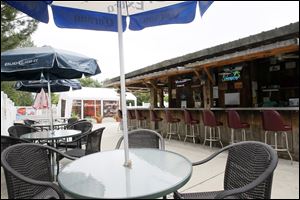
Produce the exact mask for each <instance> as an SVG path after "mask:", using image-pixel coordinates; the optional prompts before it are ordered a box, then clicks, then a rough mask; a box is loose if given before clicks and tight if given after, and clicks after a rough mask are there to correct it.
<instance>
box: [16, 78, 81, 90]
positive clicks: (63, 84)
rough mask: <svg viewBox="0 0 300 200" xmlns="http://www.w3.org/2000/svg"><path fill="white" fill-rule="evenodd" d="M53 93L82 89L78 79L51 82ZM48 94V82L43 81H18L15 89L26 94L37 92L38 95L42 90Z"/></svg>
mask: <svg viewBox="0 0 300 200" xmlns="http://www.w3.org/2000/svg"><path fill="white" fill-rule="evenodd" d="M49 82H50V88H51V92H66V91H69V90H70V88H72V90H78V89H81V85H80V82H79V81H78V80H77V79H62V80H50V81H49ZM42 88H43V89H44V90H45V91H46V92H48V81H46V80H45V79H41V80H39V81H36V80H33V81H17V82H16V84H15V89H16V90H18V91H24V92H35V93H38V92H40V91H41V89H42Z"/></svg>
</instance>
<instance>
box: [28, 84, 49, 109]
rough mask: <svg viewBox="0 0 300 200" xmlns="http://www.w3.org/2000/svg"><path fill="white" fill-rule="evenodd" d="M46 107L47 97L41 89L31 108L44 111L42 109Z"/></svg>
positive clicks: (47, 103)
mask: <svg viewBox="0 0 300 200" xmlns="http://www.w3.org/2000/svg"><path fill="white" fill-rule="evenodd" d="M48 105H49V102H48V97H47V95H46V93H45V91H44V89H43V88H42V89H41V91H40V92H39V93H37V94H36V96H35V99H34V103H33V105H32V107H33V108H34V109H44V108H48Z"/></svg>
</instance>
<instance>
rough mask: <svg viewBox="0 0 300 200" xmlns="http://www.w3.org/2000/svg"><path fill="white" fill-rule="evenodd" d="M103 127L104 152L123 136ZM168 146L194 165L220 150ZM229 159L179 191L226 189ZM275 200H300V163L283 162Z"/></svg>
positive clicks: (212, 164)
mask: <svg viewBox="0 0 300 200" xmlns="http://www.w3.org/2000/svg"><path fill="white" fill-rule="evenodd" d="M103 126H105V127H106V129H105V130H104V134H103V138H102V143H101V149H102V151H107V150H112V149H114V148H115V146H116V144H117V141H118V139H119V137H120V136H121V132H120V131H119V127H118V123H116V122H113V121H112V120H109V119H107V120H105V119H104V121H103V123H102V124H96V125H94V128H97V127H103ZM165 144H166V150H169V151H174V152H177V153H180V154H181V155H184V156H185V157H187V158H188V159H190V160H191V161H192V162H193V161H198V160H202V159H204V158H206V157H208V156H209V155H211V154H212V153H213V152H215V151H216V150H217V149H216V148H213V149H209V148H208V147H203V145H200V144H192V143H183V142H180V141H177V140H170V141H169V140H166V141H165ZM226 157H227V155H226V154H221V155H219V156H218V157H216V158H215V159H213V160H211V161H209V162H208V163H206V164H204V165H201V166H196V167H194V168H193V175H192V178H191V179H190V181H189V182H188V183H187V184H186V185H185V186H183V187H182V188H181V189H180V190H179V191H180V192H196V191H211V190H219V189H222V188H223V178H224V169H225V162H226ZM65 163H67V161H66V162H65ZM4 198H7V193H6V187H5V179H4V175H3V171H2V169H1V199H4ZM168 198H172V196H171V195H169V196H168ZM272 198H274V199H299V162H294V163H293V165H291V163H290V161H289V160H283V159H279V163H278V166H277V168H276V170H275V172H274V177H273V188H272Z"/></svg>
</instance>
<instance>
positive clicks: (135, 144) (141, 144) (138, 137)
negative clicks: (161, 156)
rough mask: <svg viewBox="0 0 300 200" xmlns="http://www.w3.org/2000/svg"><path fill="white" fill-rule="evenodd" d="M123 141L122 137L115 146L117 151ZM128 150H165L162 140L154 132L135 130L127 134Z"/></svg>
mask: <svg viewBox="0 0 300 200" xmlns="http://www.w3.org/2000/svg"><path fill="white" fill-rule="evenodd" d="M123 139H124V136H122V137H121V138H120V139H119V141H118V143H117V146H116V149H119V148H120V146H121V143H122V141H123ZM128 146H129V148H156V149H162V150H164V149H165V142H164V138H163V137H162V136H161V135H160V134H159V133H157V132H156V131H153V130H150V129H137V130H133V131H130V132H128Z"/></svg>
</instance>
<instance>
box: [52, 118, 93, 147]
mask: <svg viewBox="0 0 300 200" xmlns="http://www.w3.org/2000/svg"><path fill="white" fill-rule="evenodd" d="M92 128H93V124H92V123H91V122H88V121H86V120H82V121H77V122H75V123H73V124H72V125H70V126H69V127H68V129H73V130H79V131H81V134H80V135H79V136H74V137H72V141H65V140H62V141H58V143H57V148H62V147H63V148H65V150H66V151H67V150H68V148H72V149H74V148H81V146H82V145H83V144H86V136H87V134H89V133H90V132H91V131H92Z"/></svg>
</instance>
